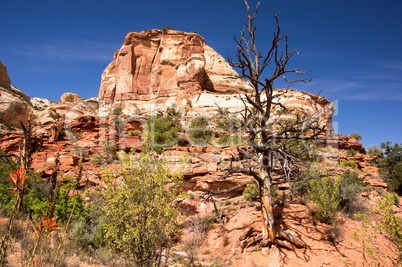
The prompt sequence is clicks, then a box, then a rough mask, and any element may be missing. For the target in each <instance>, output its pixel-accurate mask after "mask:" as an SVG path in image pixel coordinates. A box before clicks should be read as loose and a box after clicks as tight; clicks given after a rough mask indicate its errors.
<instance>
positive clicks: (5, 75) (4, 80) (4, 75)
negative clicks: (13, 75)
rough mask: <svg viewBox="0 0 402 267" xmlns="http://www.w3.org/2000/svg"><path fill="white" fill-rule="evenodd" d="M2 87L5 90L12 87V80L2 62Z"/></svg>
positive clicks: (0, 63)
mask: <svg viewBox="0 0 402 267" xmlns="http://www.w3.org/2000/svg"><path fill="white" fill-rule="evenodd" d="M0 86H2V87H4V88H10V87H11V80H10V77H9V76H8V73H7V68H6V66H5V65H4V64H3V62H1V61H0Z"/></svg>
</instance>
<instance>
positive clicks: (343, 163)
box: [340, 160, 358, 169]
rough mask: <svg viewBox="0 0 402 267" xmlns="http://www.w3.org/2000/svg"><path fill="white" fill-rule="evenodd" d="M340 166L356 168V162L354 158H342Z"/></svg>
mask: <svg viewBox="0 0 402 267" xmlns="http://www.w3.org/2000/svg"><path fill="white" fill-rule="evenodd" d="M340 165H341V166H344V167H352V168H353V169H357V167H358V165H357V162H356V161H354V160H342V161H341V163H340Z"/></svg>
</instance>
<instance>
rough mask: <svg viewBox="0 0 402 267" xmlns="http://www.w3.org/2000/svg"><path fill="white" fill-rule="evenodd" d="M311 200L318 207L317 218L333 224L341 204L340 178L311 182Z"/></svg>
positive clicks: (309, 191)
mask: <svg viewBox="0 0 402 267" xmlns="http://www.w3.org/2000/svg"><path fill="white" fill-rule="evenodd" d="M309 185H310V188H309V189H308V196H309V198H310V199H311V200H312V201H313V202H314V203H315V205H316V207H315V208H316V215H317V218H318V219H319V220H320V221H322V222H325V223H332V222H333V221H334V219H335V217H336V211H337V208H338V205H339V203H340V199H339V178H334V179H332V178H331V177H324V178H321V179H313V180H310V181H309Z"/></svg>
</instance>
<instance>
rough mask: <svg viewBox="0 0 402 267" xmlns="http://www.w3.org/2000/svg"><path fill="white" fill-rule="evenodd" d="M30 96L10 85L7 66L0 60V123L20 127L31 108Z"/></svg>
mask: <svg viewBox="0 0 402 267" xmlns="http://www.w3.org/2000/svg"><path fill="white" fill-rule="evenodd" d="M30 100H31V99H30V97H29V96H28V95H26V94H24V93H23V92H21V91H20V90H18V89H17V88H15V87H13V86H12V85H11V80H10V77H9V76H8V73H7V68H6V66H5V65H4V64H3V62H1V61H0V123H11V124H12V125H14V126H15V127H21V123H24V124H25V123H26V121H27V118H28V115H29V113H30V112H31V111H32V108H31V107H30V105H29V104H28V103H29V102H30Z"/></svg>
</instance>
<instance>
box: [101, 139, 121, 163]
mask: <svg viewBox="0 0 402 267" xmlns="http://www.w3.org/2000/svg"><path fill="white" fill-rule="evenodd" d="M103 153H104V157H105V160H106V163H108V164H110V163H112V162H113V161H114V160H118V159H119V157H118V156H117V152H116V144H113V143H112V142H109V141H107V142H106V143H105V145H104V147H103Z"/></svg>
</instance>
